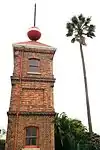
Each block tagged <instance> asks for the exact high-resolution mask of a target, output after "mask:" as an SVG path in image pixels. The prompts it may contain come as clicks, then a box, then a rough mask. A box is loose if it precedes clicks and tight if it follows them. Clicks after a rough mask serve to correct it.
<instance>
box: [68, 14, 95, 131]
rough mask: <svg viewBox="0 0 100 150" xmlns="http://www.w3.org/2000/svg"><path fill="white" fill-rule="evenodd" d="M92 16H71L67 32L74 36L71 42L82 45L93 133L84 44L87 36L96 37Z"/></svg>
mask: <svg viewBox="0 0 100 150" xmlns="http://www.w3.org/2000/svg"><path fill="white" fill-rule="evenodd" d="M90 22H91V17H88V18H85V17H84V16H83V15H82V14H80V15H79V16H78V17H76V16H73V17H72V18H71V22H68V23H67V25H66V28H67V29H68V32H67V34H66V36H67V37H70V36H72V39H71V42H72V43H74V42H75V41H77V42H79V45H80V53H81V59H82V66H83V75H84V85H85V94H86V106H87V117H88V126H89V132H90V133H92V122H91V113H90V105H89V96H88V86H87V77H86V68H85V61H84V55H83V49H82V46H83V45H84V46H86V43H85V39H86V37H89V38H93V37H95V34H94V32H95V26H94V25H92V24H90Z"/></svg>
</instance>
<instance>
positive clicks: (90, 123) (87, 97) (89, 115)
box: [80, 43, 92, 133]
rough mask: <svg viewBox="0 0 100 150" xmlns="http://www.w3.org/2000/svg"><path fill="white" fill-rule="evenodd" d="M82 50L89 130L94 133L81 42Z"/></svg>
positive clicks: (82, 57)
mask: <svg viewBox="0 0 100 150" xmlns="http://www.w3.org/2000/svg"><path fill="white" fill-rule="evenodd" d="M80 52H81V59H82V66H83V75H84V85H85V94H86V106H87V117H88V126H89V132H90V133H92V122H91V113H90V104H89V96H88V86H87V77H86V68H85V61H84V55H83V50H82V44H81V43H80Z"/></svg>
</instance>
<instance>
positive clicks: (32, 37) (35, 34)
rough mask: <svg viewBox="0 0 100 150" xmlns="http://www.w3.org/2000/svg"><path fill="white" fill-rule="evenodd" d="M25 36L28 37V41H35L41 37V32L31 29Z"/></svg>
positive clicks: (37, 29)
mask: <svg viewBox="0 0 100 150" xmlns="http://www.w3.org/2000/svg"><path fill="white" fill-rule="evenodd" d="M27 35H28V37H29V39H30V40H32V41H37V40H39V39H40V37H41V32H40V30H39V28H37V27H31V28H30V29H29V31H28V32H27Z"/></svg>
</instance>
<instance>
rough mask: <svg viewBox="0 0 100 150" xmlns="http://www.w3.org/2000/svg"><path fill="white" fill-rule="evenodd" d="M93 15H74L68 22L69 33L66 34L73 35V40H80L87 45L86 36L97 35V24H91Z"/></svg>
mask: <svg viewBox="0 0 100 150" xmlns="http://www.w3.org/2000/svg"><path fill="white" fill-rule="evenodd" d="M90 22H91V17H88V18H85V17H84V16H83V15H82V14H80V15H79V16H78V17H77V16H73V17H72V18H71V22H68V23H67V24H66V28H67V34H66V36H67V37H69V36H73V38H72V40H71V42H72V43H74V42H75V41H78V42H79V43H81V44H82V45H86V43H85V37H90V38H93V37H95V34H94V33H95V26H94V25H92V24H90Z"/></svg>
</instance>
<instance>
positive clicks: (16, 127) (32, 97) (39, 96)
mask: <svg viewBox="0 0 100 150" xmlns="http://www.w3.org/2000/svg"><path fill="white" fill-rule="evenodd" d="M34 45H36V46H37V48H34ZM42 46H43V47H42ZM43 48H44V45H42V44H39V45H38V42H35V43H34V42H33V45H32V42H31V47H27V46H22V45H20V43H19V44H15V45H14V46H13V50H14V71H13V76H12V77H11V83H12V91H11V100H10V107H9V111H8V129H7V139H6V150H22V149H24V148H25V146H26V145H25V136H26V135H25V129H26V127H28V126H36V127H38V128H39V137H38V138H39V139H38V141H39V143H38V145H36V147H35V149H37V148H40V150H54V124H53V119H54V115H55V111H54V104H53V86H54V82H55V79H54V76H53V56H54V53H55V50H54V48H52V47H50V46H47V45H45V49H43ZM29 58H37V59H39V60H40V66H39V70H40V72H38V73H33V72H32V73H30V72H28V67H29V62H28V59H29ZM26 149H27V148H26ZM28 149H30V147H28ZM31 149H34V148H32V147H31Z"/></svg>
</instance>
